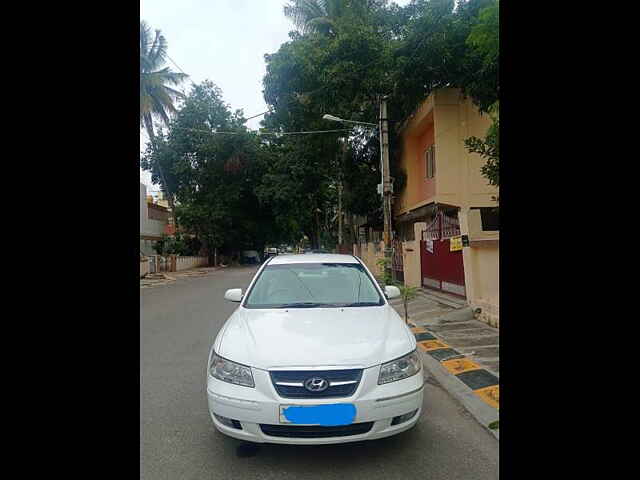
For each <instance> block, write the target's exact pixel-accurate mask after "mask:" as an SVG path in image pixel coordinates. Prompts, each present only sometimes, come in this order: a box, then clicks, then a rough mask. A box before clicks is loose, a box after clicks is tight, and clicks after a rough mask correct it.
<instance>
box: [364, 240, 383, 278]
mask: <svg viewBox="0 0 640 480" xmlns="http://www.w3.org/2000/svg"><path fill="white" fill-rule="evenodd" d="M376 246H377V248H376ZM381 258H384V242H376V243H373V242H369V243H363V244H360V260H362V262H363V263H364V264H365V265H366V266H367V268H368V269H369V270H370V271H371V273H372V274H373V275H374V276H376V277H382V276H383V275H384V272H383V271H382V269H381V268H380V266H379V265H378V264H377V263H376V262H377V261H378V260H380V259H381Z"/></svg>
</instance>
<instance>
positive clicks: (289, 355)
mask: <svg viewBox="0 0 640 480" xmlns="http://www.w3.org/2000/svg"><path fill="white" fill-rule="evenodd" d="M399 296H400V290H399V289H398V288H397V287H395V286H387V287H385V288H382V287H380V286H379V285H378V283H377V282H375V281H374V279H373V276H372V275H371V272H370V271H369V270H368V269H367V267H366V266H365V265H364V264H362V262H360V260H358V259H357V258H356V257H354V256H353V255H336V254H329V255H327V254H315V255H314V254H310V255H281V256H277V257H274V258H270V259H269V260H267V261H266V262H265V263H264V264H263V265H262V267H260V269H259V270H258V272H257V273H256V275H255V276H254V278H253V279H252V281H251V283H250V284H249V287H248V289H247V291H246V293H245V292H243V291H242V289H240V288H235V289H231V290H227V292H226V293H225V299H227V300H229V301H232V302H238V308H237V309H236V310H235V311H234V312H233V314H232V315H231V316H230V317H229V319H228V320H227V321H226V323H225V324H224V325H223V327H222V329H221V330H220V332H219V333H218V335H217V337H216V338H215V340H214V342H213V344H212V346H211V350H210V352H209V360H208V364H207V399H208V405H209V413H210V415H211V419H212V421H213V424H214V426H215V428H216V429H218V430H219V431H220V432H222V433H224V434H225V435H229V436H231V437H234V438H237V439H241V440H245V441H249V442H257V443H284V444H304V445H311V444H314V445H315V444H328V443H345V442H356V441H362V440H373V439H377V438H382V437H388V436H391V435H395V434H397V433H400V432H403V431H405V430H408V429H410V428H411V427H413V426H414V425H415V424H416V423H417V422H418V419H419V417H420V414H421V413H422V401H423V387H424V378H423V369H422V359H421V357H420V354H419V353H418V351H417V350H416V340H415V337H414V335H413V334H412V333H411V331H410V330H409V327H408V326H407V325H406V323H405V322H404V321H403V320H402V319H401V318H400V316H399V315H398V314H397V313H396V311H395V310H394V309H393V308H392V307H391V306H390V305H389V302H388V300H387V299H388V298H396V297H399Z"/></svg>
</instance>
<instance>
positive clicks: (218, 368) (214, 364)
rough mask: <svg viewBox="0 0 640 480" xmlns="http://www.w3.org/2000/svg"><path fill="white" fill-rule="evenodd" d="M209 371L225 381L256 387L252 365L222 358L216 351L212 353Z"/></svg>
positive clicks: (213, 375)
mask: <svg viewBox="0 0 640 480" xmlns="http://www.w3.org/2000/svg"><path fill="white" fill-rule="evenodd" d="M209 373H210V374H211V376H212V377H214V378H217V379H218V380H222V381H223V382H228V383H234V384H236V385H242V386H244V387H255V383H253V374H252V373H251V367H247V366H246V365H240V364H239V363H236V362H232V361H231V360H227V359H226V358H222V357H220V356H219V355H217V354H216V353H215V352H214V353H213V354H212V355H211V365H209Z"/></svg>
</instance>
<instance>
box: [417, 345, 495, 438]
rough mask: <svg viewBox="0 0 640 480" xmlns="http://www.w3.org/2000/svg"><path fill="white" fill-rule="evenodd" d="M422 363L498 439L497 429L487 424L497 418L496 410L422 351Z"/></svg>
mask: <svg viewBox="0 0 640 480" xmlns="http://www.w3.org/2000/svg"><path fill="white" fill-rule="evenodd" d="M421 353H422V364H423V365H424V367H425V369H426V370H428V371H429V373H430V374H431V375H433V378H435V379H436V380H437V381H438V383H439V384H440V385H441V386H442V388H444V389H445V390H446V391H447V393H449V394H450V395H451V396H453V397H454V398H455V399H456V400H458V401H459V402H460V403H461V404H462V405H463V406H464V407H465V409H466V410H467V411H468V412H469V413H470V414H471V416H472V417H473V418H475V419H476V421H477V422H478V423H479V424H480V425H482V426H483V427H484V428H485V429H486V430H488V431H489V432H490V433H491V434H492V435H493V436H494V437H495V438H496V439H498V440H500V433H499V429H490V428H489V424H491V423H492V422H494V421H496V420H499V419H500V416H499V413H498V410H497V409H495V408H493V407H490V406H489V405H487V404H486V403H484V402H483V401H482V400H480V399H479V398H478V397H477V396H476V395H475V394H474V393H473V390H471V389H470V388H469V387H467V386H466V385H465V384H464V383H462V382H461V381H460V380H458V378H456V377H455V375H451V374H450V373H449V372H448V371H447V370H446V369H445V368H444V367H443V366H442V364H441V363H440V362H439V361H438V360H436V359H435V358H433V357H432V356H431V355H429V354H428V353H427V352H424V351H422V352H421Z"/></svg>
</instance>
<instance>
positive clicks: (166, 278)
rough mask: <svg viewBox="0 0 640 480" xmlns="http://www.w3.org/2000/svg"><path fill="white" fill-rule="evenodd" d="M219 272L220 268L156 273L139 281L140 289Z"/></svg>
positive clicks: (199, 268)
mask: <svg viewBox="0 0 640 480" xmlns="http://www.w3.org/2000/svg"><path fill="white" fill-rule="evenodd" d="M216 270H220V267H198V268H191V269H189V270H182V271H180V272H158V273H149V274H148V275H147V276H146V277H144V278H141V279H140V288H151V287H156V286H159V285H167V284H169V283H172V282H175V281H176V280H177V279H179V278H185V277H203V276H206V275H209V274H210V273H211V272H214V271H216Z"/></svg>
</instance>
